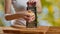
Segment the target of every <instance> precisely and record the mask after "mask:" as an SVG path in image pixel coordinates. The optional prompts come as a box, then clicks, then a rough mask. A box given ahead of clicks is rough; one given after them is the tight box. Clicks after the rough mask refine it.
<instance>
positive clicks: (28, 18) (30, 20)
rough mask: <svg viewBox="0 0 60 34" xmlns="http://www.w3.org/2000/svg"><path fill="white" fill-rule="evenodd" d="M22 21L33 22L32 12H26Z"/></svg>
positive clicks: (33, 15)
mask: <svg viewBox="0 0 60 34" xmlns="http://www.w3.org/2000/svg"><path fill="white" fill-rule="evenodd" d="M24 19H26V21H28V22H32V21H34V20H35V14H34V13H33V11H31V10H28V11H27V12H26V14H25V16H24Z"/></svg>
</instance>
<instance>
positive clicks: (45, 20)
mask: <svg viewBox="0 0 60 34" xmlns="http://www.w3.org/2000/svg"><path fill="white" fill-rule="evenodd" d="M41 4H42V13H40V14H38V19H37V20H38V22H39V23H38V26H60V0H41ZM4 15H5V14H4V0H0V26H9V25H10V23H8V22H9V21H6V20H5V19H4Z"/></svg>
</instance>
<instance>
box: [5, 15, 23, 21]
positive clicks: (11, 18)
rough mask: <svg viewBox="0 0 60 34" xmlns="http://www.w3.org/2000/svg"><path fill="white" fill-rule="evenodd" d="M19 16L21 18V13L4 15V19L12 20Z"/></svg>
mask: <svg viewBox="0 0 60 34" xmlns="http://www.w3.org/2000/svg"><path fill="white" fill-rule="evenodd" d="M19 18H23V15H22V14H13V15H7V16H5V19H6V20H14V19H19Z"/></svg>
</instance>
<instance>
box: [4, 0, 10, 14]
mask: <svg viewBox="0 0 60 34" xmlns="http://www.w3.org/2000/svg"><path fill="white" fill-rule="evenodd" d="M10 6H11V0H5V14H11V12H10Z"/></svg>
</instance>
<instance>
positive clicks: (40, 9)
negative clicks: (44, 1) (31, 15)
mask: <svg viewBox="0 0 60 34" xmlns="http://www.w3.org/2000/svg"><path fill="white" fill-rule="evenodd" d="M36 7H37V13H41V11H42V6H41V0H38V1H37V4H36Z"/></svg>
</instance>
